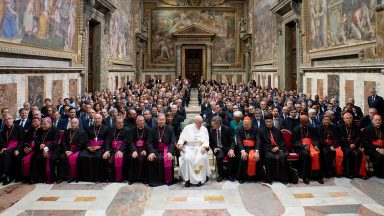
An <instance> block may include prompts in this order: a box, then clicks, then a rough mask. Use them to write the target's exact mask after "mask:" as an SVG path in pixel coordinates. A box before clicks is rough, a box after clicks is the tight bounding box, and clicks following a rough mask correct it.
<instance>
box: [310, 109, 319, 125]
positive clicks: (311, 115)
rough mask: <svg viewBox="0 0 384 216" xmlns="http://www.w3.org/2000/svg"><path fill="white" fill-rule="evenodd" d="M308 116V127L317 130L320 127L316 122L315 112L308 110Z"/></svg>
mask: <svg viewBox="0 0 384 216" xmlns="http://www.w3.org/2000/svg"><path fill="white" fill-rule="evenodd" d="M308 115H309V125H308V126H309V127H312V128H317V127H318V126H319V125H320V121H318V120H317V118H316V110H314V109H312V108H311V109H309V110H308Z"/></svg>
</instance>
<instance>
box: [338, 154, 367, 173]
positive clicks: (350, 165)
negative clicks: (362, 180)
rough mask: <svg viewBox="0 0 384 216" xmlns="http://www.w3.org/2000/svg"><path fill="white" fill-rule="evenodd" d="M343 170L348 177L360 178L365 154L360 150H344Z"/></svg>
mask: <svg viewBox="0 0 384 216" xmlns="http://www.w3.org/2000/svg"><path fill="white" fill-rule="evenodd" d="M342 150H343V153H344V158H343V170H344V174H345V175H346V176H358V175H359V170H360V166H361V160H362V158H363V153H362V152H361V151H360V150H359V149H351V148H342Z"/></svg>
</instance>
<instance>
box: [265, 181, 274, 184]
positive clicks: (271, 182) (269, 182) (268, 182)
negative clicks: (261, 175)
mask: <svg viewBox="0 0 384 216" xmlns="http://www.w3.org/2000/svg"><path fill="white" fill-rule="evenodd" d="M265 183H267V184H270V185H272V184H273V181H266V182H265Z"/></svg>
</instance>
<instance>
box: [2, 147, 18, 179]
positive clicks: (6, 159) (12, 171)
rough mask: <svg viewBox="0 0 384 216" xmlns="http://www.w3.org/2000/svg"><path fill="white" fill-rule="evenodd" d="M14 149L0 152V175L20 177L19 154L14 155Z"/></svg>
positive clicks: (13, 177)
mask: <svg viewBox="0 0 384 216" xmlns="http://www.w3.org/2000/svg"><path fill="white" fill-rule="evenodd" d="M14 152H15V149H11V150H6V151H4V152H3V154H0V175H6V176H9V177H10V178H12V179H21V159H22V158H21V155H20V154H19V155H18V156H15V155H14Z"/></svg>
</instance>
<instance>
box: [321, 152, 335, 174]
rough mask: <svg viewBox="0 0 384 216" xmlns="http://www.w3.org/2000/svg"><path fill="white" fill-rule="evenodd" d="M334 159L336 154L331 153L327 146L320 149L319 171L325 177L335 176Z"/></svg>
mask: <svg viewBox="0 0 384 216" xmlns="http://www.w3.org/2000/svg"><path fill="white" fill-rule="evenodd" d="M335 158H336V152H335V151H331V149H330V147H329V146H324V147H322V148H321V149H320V161H321V170H322V172H323V175H325V176H326V177H332V176H335V174H336V167H335Z"/></svg>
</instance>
